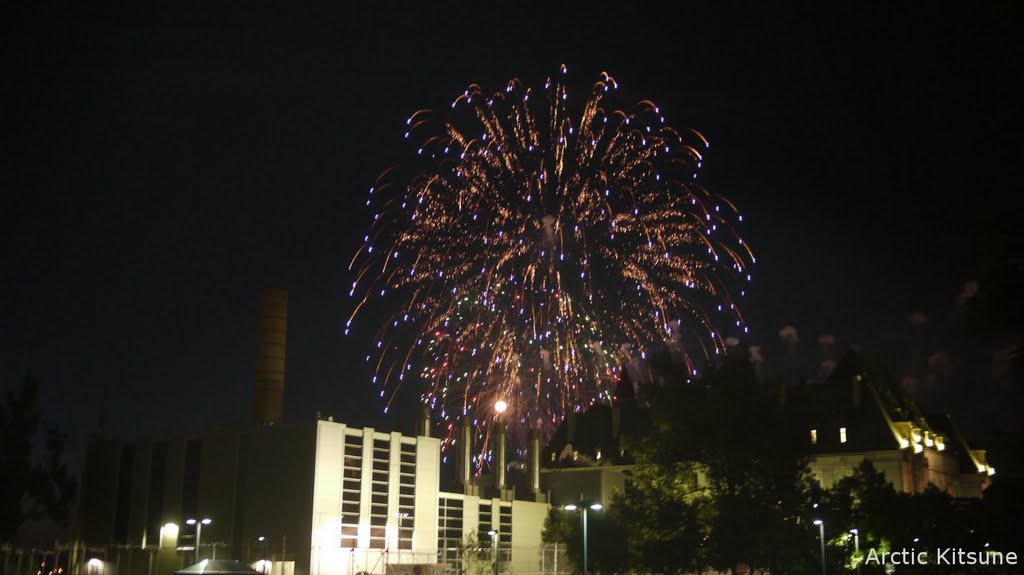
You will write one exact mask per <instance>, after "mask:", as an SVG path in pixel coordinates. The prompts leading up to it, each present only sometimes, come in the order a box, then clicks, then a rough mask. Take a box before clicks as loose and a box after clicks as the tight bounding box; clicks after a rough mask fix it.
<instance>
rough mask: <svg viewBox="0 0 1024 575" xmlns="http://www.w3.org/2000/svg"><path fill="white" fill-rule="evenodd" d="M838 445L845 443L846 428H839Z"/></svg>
mask: <svg viewBox="0 0 1024 575" xmlns="http://www.w3.org/2000/svg"><path fill="white" fill-rule="evenodd" d="M839 443H846V428H845V427H840V428H839Z"/></svg>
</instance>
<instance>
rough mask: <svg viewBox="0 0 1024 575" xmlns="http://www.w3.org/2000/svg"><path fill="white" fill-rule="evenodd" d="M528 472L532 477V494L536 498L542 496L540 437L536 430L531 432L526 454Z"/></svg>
mask: <svg viewBox="0 0 1024 575" xmlns="http://www.w3.org/2000/svg"><path fill="white" fill-rule="evenodd" d="M526 456H527V457H528V458H529V459H528V460H527V461H528V463H527V472H528V473H529V477H530V493H532V494H533V495H534V497H535V498H536V497H538V496H539V495H540V436H539V435H538V434H537V430H536V429H531V430H530V447H529V449H528V450H527V452H526Z"/></svg>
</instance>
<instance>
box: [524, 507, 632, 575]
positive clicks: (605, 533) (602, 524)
mask: <svg viewBox="0 0 1024 575" xmlns="http://www.w3.org/2000/svg"><path fill="white" fill-rule="evenodd" d="M580 513H582V511H576V512H570V511H564V510H562V509H557V508H553V509H551V510H550V511H549V512H548V517H547V519H546V520H545V521H544V541H545V542H547V543H562V544H564V545H565V550H566V554H567V555H568V557H569V559H570V560H571V561H572V562H573V563H574V564H575V565H577V566H578V567H580V568H581V570H582V565H583V532H582V531H583V527H582V519H581V517H580ZM625 538H626V532H625V530H624V528H623V525H622V522H621V520H620V518H619V517H617V516H616V515H614V514H613V513H612V512H611V510H604V511H600V512H596V511H589V512H588V515H587V540H588V545H587V548H588V551H589V553H588V554H587V570H588V571H589V572H591V573H606V574H612V573H624V572H626V571H628V570H629V568H630V566H631V564H630V556H629V555H628V551H627V550H626V548H625V545H623V542H624V541H625Z"/></svg>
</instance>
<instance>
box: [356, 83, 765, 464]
mask: <svg viewBox="0 0 1024 575" xmlns="http://www.w3.org/2000/svg"><path fill="white" fill-rule="evenodd" d="M565 71H566V70H565V67H564V66H563V67H562V70H561V72H562V74H563V75H564V74H565ZM617 90H618V85H617V83H616V82H615V80H614V79H613V78H612V77H610V76H608V75H607V74H602V75H601V78H600V81H598V82H597V83H596V84H595V85H594V86H593V89H592V91H591V92H590V93H589V94H587V98H586V100H585V101H583V102H582V103H576V102H575V101H574V100H573V99H572V98H570V96H569V93H568V92H567V90H566V87H565V85H564V84H563V83H562V82H560V81H559V80H558V79H549V80H548V81H547V83H545V85H544V89H543V90H537V91H533V90H531V89H527V88H525V87H524V86H523V85H522V84H521V83H520V82H519V81H518V80H512V81H511V82H509V84H508V86H507V87H506V88H505V90H504V91H502V92H498V93H494V94H488V93H485V92H483V90H482V89H481V88H480V87H479V86H476V85H471V86H470V87H469V88H468V89H467V90H466V91H465V92H464V93H463V94H462V95H460V96H459V97H458V98H457V99H456V100H455V101H454V102H452V104H451V106H450V108H447V109H444V110H442V111H441V112H432V111H429V110H421V111H418V112H416V113H415V114H413V115H412V117H410V118H409V119H408V121H407V122H406V123H407V132H406V133H405V137H406V138H408V139H409V140H411V141H413V142H416V143H417V144H416V146H417V154H418V158H417V160H418V164H417V169H418V171H416V172H414V173H412V174H411V175H409V176H407V177H405V176H399V175H398V172H397V171H394V170H389V171H386V172H385V173H384V174H383V175H382V176H381V178H380V179H379V180H378V182H377V186H375V187H374V188H373V189H371V190H370V196H369V199H368V200H367V202H366V203H367V206H369V207H370V209H371V210H372V212H373V223H372V225H371V228H370V231H369V233H368V235H367V236H366V238H365V242H364V244H363V245H362V247H361V248H360V249H359V250H358V252H357V253H356V255H355V257H354V258H353V259H352V262H351V264H350V269H352V270H353V271H354V273H355V274H356V275H355V281H354V282H353V283H352V292H351V294H350V295H352V296H353V297H355V298H357V300H356V301H357V302H358V303H357V305H356V306H355V311H354V312H353V314H352V317H351V318H350V319H349V322H348V325H347V326H346V333H348V328H349V327H350V326H351V325H352V322H353V321H354V320H355V318H357V317H359V313H360V311H362V310H364V309H365V308H366V306H367V302H368V301H369V300H370V299H371V298H376V297H382V298H386V300H387V301H388V302H389V310H390V312H392V315H391V316H390V317H389V318H388V319H387V321H385V322H383V324H382V325H381V326H380V329H379V331H378V332H377V333H376V337H375V338H374V339H373V343H372V347H373V352H372V353H371V354H370V355H368V356H367V361H369V362H371V363H374V364H375V365H376V372H375V373H376V375H375V376H374V377H373V383H374V385H377V386H379V388H380V395H381V397H385V398H387V401H388V404H389V405H390V402H391V400H392V399H393V398H394V395H395V393H397V392H398V391H399V389H400V387H401V386H402V385H406V386H410V385H411V386H413V388H414V389H415V390H416V391H417V392H420V393H422V400H423V402H424V403H425V404H427V405H429V406H430V407H431V409H433V410H435V411H436V412H437V413H438V414H439V415H440V417H441V419H442V421H443V422H444V424H443V425H444V426H445V428H446V429H447V430H448V438H447V439H446V440H445V445H447V443H448V442H449V441H450V440H451V437H452V430H453V429H454V426H455V424H456V423H457V422H458V421H460V420H463V419H465V420H469V421H473V422H475V423H476V425H478V426H479V429H480V431H481V434H482V435H483V437H484V438H485V439H486V437H487V436H488V435H489V430H490V429H491V428H492V427H493V425H494V423H495V421H498V422H500V424H501V425H504V426H506V427H507V428H508V429H509V430H510V432H511V433H512V434H513V435H512V437H513V438H515V437H516V436H519V437H522V436H524V435H525V432H526V430H527V429H529V428H536V429H538V430H539V431H540V432H541V437H542V439H544V440H546V439H547V437H549V436H550V434H551V433H552V432H553V431H554V429H555V428H557V426H558V424H559V422H560V421H561V420H562V419H563V418H564V417H565V415H566V414H567V413H569V412H572V411H579V410H582V409H585V408H586V407H587V406H589V405H591V404H592V403H594V402H595V401H601V400H605V399H609V398H610V395H609V392H608V390H609V388H610V387H611V386H612V384H613V383H614V382H615V380H616V379H617V371H618V365H619V364H620V362H622V361H623V360H624V359H625V360H627V361H628V358H624V357H623V354H629V353H636V354H644V353H645V351H644V350H647V349H651V348H652V346H655V347H656V346H670V347H674V349H676V350H678V351H679V353H680V356H681V360H682V361H683V362H685V364H686V366H687V369H688V370H691V371H694V370H695V369H697V367H698V366H699V364H700V362H701V361H702V360H703V359H704V358H706V357H707V356H709V355H711V354H714V353H717V352H719V351H720V350H724V349H725V338H724V336H723V335H722V334H721V333H720V332H719V331H717V330H718V329H722V328H724V329H729V330H733V331H735V330H745V329H746V328H745V327H744V326H743V319H742V316H741V315H740V312H739V310H738V308H737V306H736V305H735V303H734V299H733V293H734V292H735V291H739V292H740V294H741V295H743V293H744V292H743V291H742V289H743V288H742V287H740V288H739V289H730V287H731V286H735V285H737V284H738V285H740V286H742V282H746V281H749V279H750V276H749V275H748V274H749V270H748V266H749V264H751V263H753V262H754V257H753V254H752V253H751V252H750V250H749V249H747V246H746V245H745V244H744V243H743V240H742V239H741V238H740V237H739V236H738V235H737V233H736V230H735V227H734V226H735V222H737V221H742V219H743V218H742V216H741V215H740V214H738V213H737V211H736V208H735V206H733V204H732V203H730V202H729V201H728V200H726V199H725V198H722V197H720V196H718V195H715V194H712V193H710V192H709V191H708V190H706V189H705V188H703V187H702V186H701V185H699V184H698V183H697V182H696V178H697V172H698V170H699V168H700V166H701V161H702V157H703V156H702V154H704V152H705V151H706V149H707V148H708V143H707V141H706V140H705V139H704V137H703V136H701V135H700V134H699V133H697V132H695V131H693V130H688V131H683V132H680V131H677V130H675V129H673V128H671V127H669V126H668V125H667V124H666V123H665V120H664V118H663V117H662V115H661V111H660V110H659V108H658V107H657V106H655V105H654V103H653V102H650V101H643V102H640V103H639V104H637V105H635V106H632V107H630V109H629V110H623V109H613V108H610V107H606V103H605V102H606V101H607V100H610V99H611V98H612V97H614V96H615V94H616V91H617ZM573 104H575V105H576V106H577V107H576V108H575V109H574V108H572V107H571V105H573ZM574 111H575V113H573V112H574ZM716 326H719V327H716ZM424 390H425V391H424ZM500 402H503V403H501V405H502V407H504V406H505V405H507V411H504V413H497V410H495V405H498V404H499V403H500ZM484 445H486V440H485V442H484Z"/></svg>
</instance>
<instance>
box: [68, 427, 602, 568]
mask: <svg viewBox="0 0 1024 575" xmlns="http://www.w3.org/2000/svg"><path fill="white" fill-rule="evenodd" d="M126 447H127V448H130V449H131V450H132V451H131V453H132V457H130V458H128V459H125V458H124V454H125V453H127V452H126ZM189 453H191V455H189ZM126 462H127V463H126ZM128 463H130V465H128ZM440 463H441V461H440V440H439V439H437V438H430V437H408V436H403V435H401V434H399V433H383V432H380V431H376V430H374V429H370V428H366V429H358V428H353V427H350V426H347V425H344V424H341V423H335V422H332V421H306V422H294V423H286V424H280V425H273V426H267V427H261V428H257V429H253V430H249V431H211V432H207V433H204V434H201V435H174V436H167V437H161V438H154V439H151V440H145V441H140V442H136V443H134V444H122V443H119V442H109V441H108V442H99V443H96V444H95V445H94V446H92V447H91V448H90V451H89V454H88V455H87V472H88V475H87V478H86V481H85V482H84V484H83V494H82V497H83V505H82V513H83V521H82V524H81V525H82V528H83V531H82V535H83V539H85V540H86V541H89V542H90V543H93V544H96V545H107V544H111V543H118V544H120V543H128V544H130V545H132V546H136V548H139V547H142V546H145V547H146V548H147V552H146V553H136V555H137V557H136V559H137V560H134V561H132V562H129V563H128V564H125V563H123V562H120V561H119V560H118V559H117V558H116V557H115V558H113V559H114V563H115V564H118V565H120V573H121V575H124V574H128V573H131V574H133V575H135V574H138V575H142V574H150V573H152V571H151V569H152V568H153V566H154V565H157V566H158V567H159V568H160V569H162V568H163V567H168V568H169V569H170V568H172V567H173V569H177V568H180V567H184V566H187V565H190V564H192V563H193V561H194V559H193V557H194V555H193V550H192V548H191V546H192V545H193V542H194V533H195V531H194V530H195V528H194V527H193V526H189V525H186V524H185V519H187V518H188V517H187V516H189V515H194V516H195V517H196V518H198V519H202V518H203V517H209V518H210V519H211V520H212V523H211V524H209V525H206V526H203V529H202V542H203V543H204V545H203V548H202V549H201V557H206V558H212V557H213V550H212V549H211V547H210V546H211V544H214V543H216V544H217V555H216V556H217V558H234V559H238V560H240V561H243V562H245V563H247V564H250V565H252V564H255V562H256V561H258V560H264V559H265V560H269V561H272V562H273V565H275V575H277V573H278V571H276V570H277V569H278V567H280V568H282V569H283V570H284V571H283V573H289V572H291V573H294V575H353V574H355V573H357V572H361V571H363V572H368V573H374V574H383V573H385V572H388V571H391V572H402V573H404V571H403V569H404V570H405V571H410V573H415V570H414V569H413V566H414V565H421V566H422V565H432V564H433V565H436V564H437V562H438V545H439V542H446V541H447V539H445V538H443V537H442V533H441V532H440V527H441V525H439V524H440V523H444V522H446V521H447V518H444V517H442V516H441V514H440V513H439V504H440V503H441V502H442V501H450V502H452V504H453V505H454V504H455V503H454V502H457V503H458V507H459V517H458V521H457V522H455V521H454V520H453V521H452V523H451V525H453V526H456V527H457V528H456V529H455V530H454V531H453V536H452V541H454V543H455V544H456V545H457V546H460V547H461V546H463V545H464V544H465V543H466V539H467V538H469V537H470V536H473V537H474V538H475V539H476V541H470V544H471V545H474V546H478V547H479V546H488V545H489V541H490V539H489V537H488V536H487V534H486V533H487V531H488V530H491V529H494V530H496V531H498V532H499V544H500V554H501V555H500V557H501V559H500V563H501V566H502V570H503V571H505V572H517V573H528V572H536V571H537V569H538V563H539V555H538V553H539V548H540V545H541V536H542V532H543V526H544V520H545V518H546V514H547V509H548V506H547V504H546V503H535V502H527V501H514V502H513V501H509V500H508V497H507V496H509V495H510V494H511V492H508V493H505V496H506V498H505V499H499V498H490V499H482V498H480V497H479V496H476V495H465V494H457V493H442V492H441V491H440ZM588 476H589V475H588ZM595 477H597V481H598V491H599V492H600V490H601V486H602V485H604V483H602V480H601V478H600V474H598V475H596V476H595ZM119 479H124V480H128V481H129V482H130V487H131V489H130V491H125V492H124V493H122V494H121V495H120V496H119V495H118V491H119V490H118V485H119ZM122 485H124V483H123V482H122ZM126 506H127V507H128V508H125V507H126ZM186 508H187V509H186ZM119 513H120V515H121V517H122V519H121V520H120V524H121V525H122V527H121V530H122V531H124V532H126V533H127V535H126V537H125V538H126V540H125V541H115V538H114V530H115V529H114V524H115V523H118V520H117V519H116V517H117V516H118V514H119ZM484 523H486V525H485V524H484ZM168 524H173V525H171V526H170V527H171V528H172V529H164V527H165V526H166V525H168ZM147 532H148V534H147V535H144V534H146V533H147ZM161 533H163V535H164V537H163V541H162V542H161V535H160V534H161ZM170 533H173V536H171V535H169V534H170ZM481 533H482V534H483V537H481ZM261 537H262V538H263V541H262V542H260V541H259V538H261ZM144 541H145V543H143V542H144ZM481 543H482V545H481ZM157 545H160V551H159V557H158V560H157V561H155V562H153V563H149V562H148V558H149V557H150V556H153V557H155V555H152V554H153V553H154V552H155V551H156V548H157ZM147 554H148V555H147ZM401 566H405V567H404V568H402V567H401ZM173 569H171V570H173ZM420 571H422V569H420ZM428 572H429V570H428Z"/></svg>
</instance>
